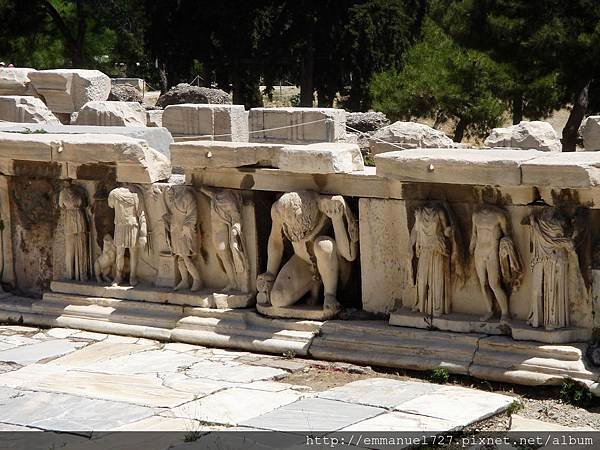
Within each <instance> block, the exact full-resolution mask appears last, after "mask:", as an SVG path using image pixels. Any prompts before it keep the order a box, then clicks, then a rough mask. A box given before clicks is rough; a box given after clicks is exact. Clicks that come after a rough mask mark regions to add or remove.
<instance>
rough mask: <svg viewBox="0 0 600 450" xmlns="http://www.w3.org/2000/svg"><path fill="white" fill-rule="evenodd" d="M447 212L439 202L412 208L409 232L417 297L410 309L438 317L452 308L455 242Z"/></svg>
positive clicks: (455, 258) (456, 249) (456, 250)
mask: <svg viewBox="0 0 600 450" xmlns="http://www.w3.org/2000/svg"><path fill="white" fill-rule="evenodd" d="M454 232H455V230H453V229H452V226H451V223H450V220H449V217H448V214H447V212H446V210H445V208H443V207H442V206H441V205H438V204H436V203H431V204H427V205H425V206H423V207H421V208H418V209H417V210H416V211H415V224H414V226H413V228H412V230H411V233H410V244H411V250H412V249H413V248H414V256H415V257H416V258H417V273H416V286H417V301H416V303H415V305H414V307H413V310H415V311H419V312H421V313H422V314H426V315H433V316H434V317H439V316H441V315H442V314H449V313H450V311H451V298H450V297H451V276H450V275H451V262H452V261H453V260H457V256H456V255H457V253H458V251H459V249H458V248H457V247H458V245H457V242H456V238H455V235H454Z"/></svg>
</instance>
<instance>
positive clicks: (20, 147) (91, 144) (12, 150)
mask: <svg viewBox="0 0 600 450" xmlns="http://www.w3.org/2000/svg"><path fill="white" fill-rule="evenodd" d="M0 161H4V162H5V163H6V164H2V165H1V167H2V168H3V170H8V172H9V173H5V174H6V175H13V174H14V167H12V168H11V167H10V166H13V165H14V162H15V161H37V162H39V161H42V162H48V163H60V164H61V165H63V166H67V167H68V166H70V165H72V166H77V165H83V164H107V165H116V168H117V181H121V182H131V183H154V182H156V181H161V180H166V179H168V178H169V177H170V176H171V164H170V161H169V160H168V158H167V157H166V156H164V155H163V154H161V153H159V152H158V151H156V150H154V149H152V148H150V147H149V146H148V144H147V143H146V142H145V141H143V140H140V139H133V138H130V137H127V136H119V135H113V134H85V135H83V134H35V133H34V134H20V133H6V132H0ZM69 178H76V177H75V176H70V177H69Z"/></svg>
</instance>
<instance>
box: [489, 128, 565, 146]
mask: <svg viewBox="0 0 600 450" xmlns="http://www.w3.org/2000/svg"><path fill="white" fill-rule="evenodd" d="M485 145H487V146H489V147H512V148H515V147H516V148H522V149H524V150H540V151H544V152H560V151H561V150H562V144H561V143H560V139H559V137H558V134H557V133H556V131H555V130H554V128H552V125H550V124H549V123H548V122H542V121H537V120H535V121H531V122H528V121H526V120H523V121H521V122H520V123H519V124H517V125H512V126H510V127H506V128H494V129H493V130H492V132H491V133H490V135H489V136H488V137H487V139H486V140H485Z"/></svg>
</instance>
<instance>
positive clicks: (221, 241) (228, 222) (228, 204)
mask: <svg viewBox="0 0 600 450" xmlns="http://www.w3.org/2000/svg"><path fill="white" fill-rule="evenodd" d="M201 190H202V192H203V193H204V194H205V195H207V196H208V197H209V198H210V200H211V203H210V223H211V231H212V241H213V245H214V246H215V249H216V250H217V257H218V258H219V261H220V262H221V265H222V267H223V269H224V270H225V274H226V275H227V286H226V287H225V289H224V290H225V291H229V290H234V291H248V290H249V288H250V286H249V283H250V279H249V277H250V264H249V262H248V255H247V251H246V242H245V239H244V233H243V229H242V214H241V211H242V199H241V196H240V193H239V192H237V191H234V190H232V189H215V188H208V187H203V188H202V189H201Z"/></svg>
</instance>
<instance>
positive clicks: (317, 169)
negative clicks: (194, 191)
mask: <svg viewBox="0 0 600 450" xmlns="http://www.w3.org/2000/svg"><path fill="white" fill-rule="evenodd" d="M171 151H172V152H173V153H172V154H173V164H174V165H175V166H177V167H185V168H186V169H188V171H189V170H191V168H192V167H193V168H196V169H200V168H227V167H245V166H259V167H270V168H275V169H280V170H283V171H286V172H292V173H309V174H310V173H312V174H331V173H352V172H357V171H362V170H364V162H363V158H362V154H361V153H360V149H359V148H358V146H357V145H355V144H342V143H339V144H336V143H321V144H309V145H283V144H257V143H246V142H212V141H195V142H179V143H175V144H173V145H172V146H171Z"/></svg>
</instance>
